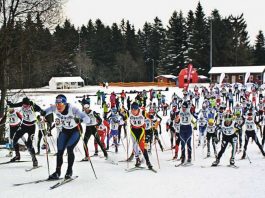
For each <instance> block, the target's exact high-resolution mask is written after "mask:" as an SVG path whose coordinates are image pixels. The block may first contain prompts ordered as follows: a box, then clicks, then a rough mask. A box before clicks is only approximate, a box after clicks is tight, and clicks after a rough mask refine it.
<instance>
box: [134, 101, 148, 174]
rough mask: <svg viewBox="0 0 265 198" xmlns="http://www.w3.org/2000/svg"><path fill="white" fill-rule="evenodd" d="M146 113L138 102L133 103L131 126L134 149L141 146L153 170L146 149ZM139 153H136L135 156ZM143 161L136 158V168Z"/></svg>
mask: <svg viewBox="0 0 265 198" xmlns="http://www.w3.org/2000/svg"><path fill="white" fill-rule="evenodd" d="M144 114H145V113H144V111H142V110H141V109H140V107H139V105H138V104H137V103H136V102H133V103H132V105H131V113H130V117H129V120H130V124H131V127H130V129H131V136H132V141H133V145H134V148H135V146H137V145H139V147H140V149H141V151H142V153H143V156H144V158H145V161H146V165H147V167H148V168H149V169H152V168H153V166H152V165H151V163H150V161H149V156H148V153H147V150H146V147H145V115H144ZM137 152H138V151H135V154H136V153H137ZM140 164H141V161H140V158H136V164H135V166H140Z"/></svg>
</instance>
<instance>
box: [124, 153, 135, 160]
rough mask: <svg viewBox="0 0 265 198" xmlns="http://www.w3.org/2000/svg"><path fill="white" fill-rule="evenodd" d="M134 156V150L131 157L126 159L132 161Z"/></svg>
mask: <svg viewBox="0 0 265 198" xmlns="http://www.w3.org/2000/svg"><path fill="white" fill-rule="evenodd" d="M133 157H134V153H133V152H132V154H131V155H130V157H129V158H128V159H127V160H126V161H127V162H131V161H132V160H133Z"/></svg>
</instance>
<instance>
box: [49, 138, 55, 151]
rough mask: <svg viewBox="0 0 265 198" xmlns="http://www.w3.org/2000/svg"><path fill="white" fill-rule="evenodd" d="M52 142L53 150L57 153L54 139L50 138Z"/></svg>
mask: <svg viewBox="0 0 265 198" xmlns="http://www.w3.org/2000/svg"><path fill="white" fill-rule="evenodd" d="M50 140H51V143H52V148H53V150H54V152H55V153H56V150H55V146H54V142H53V138H52V136H50Z"/></svg>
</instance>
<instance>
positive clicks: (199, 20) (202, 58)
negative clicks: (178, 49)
mask: <svg viewBox="0 0 265 198" xmlns="http://www.w3.org/2000/svg"><path fill="white" fill-rule="evenodd" d="M209 41H210V37H209V27H208V25H207V21H206V18H205V14H204V11H203V8H202V6H201V4H200V2H199V3H198V6H197V8H196V12H195V19H194V28H193V37H192V41H191V42H192V44H193V53H192V54H191V55H190V58H191V59H192V63H193V65H194V67H196V68H198V69H199V70H200V69H201V71H202V72H201V73H202V74H204V75H207V74H208V72H209V70H210V68H209V43H210V42H209Z"/></svg>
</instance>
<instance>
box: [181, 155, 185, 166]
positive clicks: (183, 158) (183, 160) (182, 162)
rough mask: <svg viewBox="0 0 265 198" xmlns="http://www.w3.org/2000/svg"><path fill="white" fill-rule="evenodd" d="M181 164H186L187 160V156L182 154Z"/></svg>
mask: <svg viewBox="0 0 265 198" xmlns="http://www.w3.org/2000/svg"><path fill="white" fill-rule="evenodd" d="M180 159H181V164H184V162H185V156H181V158H180Z"/></svg>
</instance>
